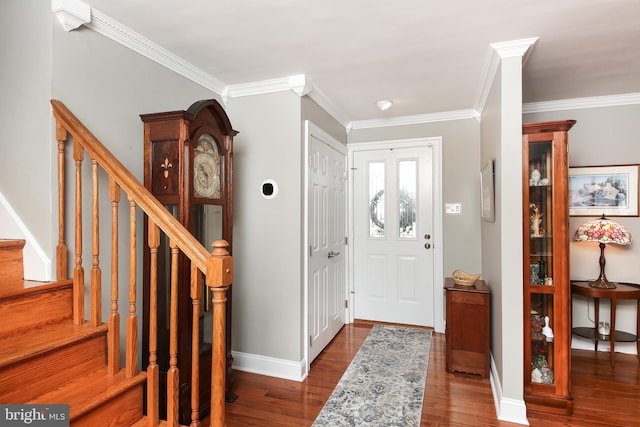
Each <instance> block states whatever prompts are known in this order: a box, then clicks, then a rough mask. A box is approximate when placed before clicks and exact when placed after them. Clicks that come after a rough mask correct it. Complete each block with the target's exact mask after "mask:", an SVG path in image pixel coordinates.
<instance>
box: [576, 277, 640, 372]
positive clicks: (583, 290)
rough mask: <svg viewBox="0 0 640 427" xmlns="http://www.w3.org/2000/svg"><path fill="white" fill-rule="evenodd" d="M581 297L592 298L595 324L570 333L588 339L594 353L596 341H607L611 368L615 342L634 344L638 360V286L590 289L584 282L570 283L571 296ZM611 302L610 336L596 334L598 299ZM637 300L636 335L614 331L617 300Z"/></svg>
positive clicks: (598, 317) (639, 291)
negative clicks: (609, 346)
mask: <svg viewBox="0 0 640 427" xmlns="http://www.w3.org/2000/svg"><path fill="white" fill-rule="evenodd" d="M574 294H575V295H582V296H585V297H588V298H593V301H594V308H595V324H594V325H593V328H589V327H577V328H573V327H572V328H571V332H573V333H574V334H576V335H578V336H581V337H583V338H590V339H592V340H593V341H594V348H595V351H597V350H598V341H609V342H610V343H611V348H610V350H609V351H610V353H611V354H610V357H611V367H612V368H614V367H615V344H616V341H617V342H635V343H636V349H637V350H638V358H640V342H639V341H638V333H639V332H640V316H639V315H638V313H640V285H636V284H632V283H616V287H615V288H614V289H602V288H592V287H591V286H589V283H588V282H586V281H573V280H572V281H571V296H572V299H573V295H574ZM601 298H604V299H608V300H611V329H610V335H602V334H600V333H599V332H598V322H599V321H600V299H601ZM626 299H634V300H637V303H638V310H637V311H636V333H635V334H632V333H629V332H623V331H616V305H617V302H618V300H626Z"/></svg>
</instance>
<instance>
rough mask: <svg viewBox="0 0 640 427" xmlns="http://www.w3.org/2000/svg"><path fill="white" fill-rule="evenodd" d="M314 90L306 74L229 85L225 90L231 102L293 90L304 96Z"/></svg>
mask: <svg viewBox="0 0 640 427" xmlns="http://www.w3.org/2000/svg"><path fill="white" fill-rule="evenodd" d="M312 88H313V86H312V85H311V81H310V80H309V79H308V78H307V77H306V76H305V75H304V74H297V75H295V76H289V77H279V78H277V79H270V80H261V81H257V82H249V83H240V84H236V85H229V86H227V87H226V88H225V92H226V96H227V97H228V98H229V100H231V98H236V97H240V96H251V95H261V94H265V93H273V92H283V91H286V90H291V91H292V92H294V93H295V94H296V95H298V96H304V95H306V94H307V93H309V91H310V90H311V89H312Z"/></svg>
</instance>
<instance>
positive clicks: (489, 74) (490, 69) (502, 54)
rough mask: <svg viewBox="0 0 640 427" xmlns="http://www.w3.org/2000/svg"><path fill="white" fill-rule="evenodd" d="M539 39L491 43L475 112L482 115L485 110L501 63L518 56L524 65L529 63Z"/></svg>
mask: <svg viewBox="0 0 640 427" xmlns="http://www.w3.org/2000/svg"><path fill="white" fill-rule="evenodd" d="M537 41H538V37H530V38H526V39H518V40H512V41H508V42H499V43H491V44H490V45H489V53H488V55H487V60H486V63H485V64H486V65H485V67H484V72H483V74H482V80H481V81H482V86H481V87H480V91H479V93H478V95H477V97H476V102H475V103H474V110H475V111H478V112H480V115H481V113H482V110H484V106H485V103H486V102H487V97H488V96H489V91H490V90H491V85H493V80H494V78H495V76H496V72H497V71H498V66H499V65H500V61H501V60H502V59H505V58H512V57H516V56H521V57H522V64H523V65H524V63H525V62H526V61H527V59H528V58H529V54H530V52H531V46H533V45H535V44H536V42H537Z"/></svg>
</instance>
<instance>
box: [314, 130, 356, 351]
mask: <svg viewBox="0 0 640 427" xmlns="http://www.w3.org/2000/svg"><path fill="white" fill-rule="evenodd" d="M308 144H309V165H308V171H309V172H308V174H309V188H308V215H309V218H308V224H309V230H308V236H309V238H308V239H309V259H308V266H309V268H308V271H309V278H308V283H309V287H308V298H309V301H308V310H309V337H310V339H309V359H308V360H309V363H311V362H312V361H313V360H314V359H315V358H316V356H318V354H320V352H321V351H322V350H323V349H324V347H325V346H326V345H327V344H328V343H329V342H330V341H331V340H332V339H333V337H334V336H335V335H336V334H337V333H338V332H339V331H340V328H342V326H344V324H345V323H346V308H345V304H346V295H347V294H346V274H347V270H346V269H347V265H346V259H347V254H346V250H345V244H346V242H345V239H346V236H347V227H346V220H347V217H346V198H347V191H346V189H347V167H346V163H347V160H346V150H345V152H343V153H340V152H339V151H337V150H336V149H334V148H332V147H331V146H330V145H327V144H326V143H325V142H324V141H322V140H320V139H319V138H318V137H317V136H316V135H314V134H311V135H309V143H308Z"/></svg>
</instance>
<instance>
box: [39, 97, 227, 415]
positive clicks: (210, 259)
mask: <svg viewBox="0 0 640 427" xmlns="http://www.w3.org/2000/svg"><path fill="white" fill-rule="evenodd" d="M51 105H52V107H53V115H54V117H55V119H56V139H57V141H58V169H59V171H58V191H59V195H58V205H59V207H58V215H59V217H60V218H59V226H58V230H59V236H58V245H57V247H56V255H57V263H56V266H57V269H56V275H57V277H58V278H59V279H61V278H66V276H67V260H68V255H67V254H68V248H67V244H66V241H69V239H66V237H65V229H66V227H65V224H64V217H65V203H66V195H65V172H64V171H65V154H64V152H65V148H64V147H65V144H66V142H67V140H68V137H69V136H71V137H72V138H73V160H74V162H75V209H76V211H75V218H76V224H75V229H74V231H75V239H74V242H75V247H74V253H75V260H74V269H73V278H74V292H73V294H74V296H73V298H74V299H73V318H74V323H75V324H77V325H79V324H82V323H83V322H84V317H85V315H84V274H85V272H84V267H83V259H82V254H83V252H82V247H83V237H82V211H83V206H82V162H83V159H84V152H85V151H86V152H87V153H88V155H89V158H90V160H91V177H92V182H91V189H92V199H91V212H92V218H91V219H92V228H91V231H92V232H91V238H92V244H91V254H92V261H91V263H92V267H91V270H90V293H89V296H90V315H89V319H90V324H91V325H92V326H97V325H100V324H101V323H102V318H101V317H102V314H101V310H100V306H101V294H102V285H101V282H102V272H101V268H100V261H99V247H100V242H99V234H100V233H99V215H98V212H99V205H98V189H99V179H98V173H99V169H102V170H103V171H104V172H106V174H107V176H108V179H109V200H110V202H111V206H112V220H111V226H112V234H111V242H110V244H111V245H112V247H111V257H112V263H111V284H110V286H111V288H110V298H111V299H110V302H111V304H110V313H109V319H108V326H109V337H108V342H107V348H108V352H109V354H108V357H107V360H108V363H107V372H108V373H109V374H110V375H116V374H117V373H118V372H120V370H121V368H120V363H119V351H120V344H119V343H120V333H119V330H120V316H119V313H118V271H117V270H118V262H117V260H118V256H119V255H118V207H119V202H120V193H121V191H123V192H124V193H125V194H126V195H127V197H128V200H129V211H130V220H129V226H130V235H129V266H130V271H129V292H128V294H129V295H128V297H129V298H128V312H129V315H128V317H127V320H126V334H127V336H126V337H125V342H126V356H125V367H124V370H125V372H126V377H127V378H132V377H134V376H136V375H137V374H138V366H137V359H138V357H137V354H138V345H137V339H138V338H137V337H138V318H137V315H136V290H137V270H136V258H137V255H136V252H137V249H136V212H137V210H138V209H140V210H142V211H143V212H144V213H145V214H146V215H147V217H148V221H149V230H152V231H151V232H150V233H149V241H148V242H145V244H147V245H148V247H147V249H145V250H149V251H150V253H151V260H152V262H154V259H155V257H156V256H157V251H158V243H159V235H160V233H164V234H165V235H166V236H167V238H168V239H169V241H170V242H171V243H170V244H171V248H172V252H174V256H173V258H174V259H175V258H177V253H178V251H181V252H182V253H183V254H184V255H185V256H186V257H187V258H188V259H189V260H190V261H191V264H192V269H191V277H192V279H191V284H190V286H191V294H192V298H193V300H194V304H198V303H199V299H200V296H201V292H202V288H201V286H199V285H201V283H202V282H201V280H202V279H201V273H200V272H202V273H204V275H205V281H206V284H207V286H208V287H210V288H211V289H212V294H213V305H214V317H213V336H212V342H213V349H212V351H213V354H212V368H211V369H212V381H211V421H210V425H211V426H223V425H224V420H225V416H224V403H225V380H224V378H225V372H226V348H225V345H226V338H225V322H226V315H225V309H226V307H225V302H226V292H227V290H228V289H229V287H230V285H231V282H232V279H233V261H232V258H231V256H230V255H229V254H228V252H227V250H226V248H227V246H228V244H227V243H226V242H225V241H216V242H214V250H213V252H212V253H209V252H208V251H207V250H206V249H205V248H204V247H203V246H202V244H201V243H200V242H199V241H198V240H197V239H196V238H195V237H194V236H193V235H192V234H191V233H189V232H188V231H187V229H186V228H185V227H184V226H183V225H182V224H181V223H180V222H179V221H178V220H176V219H175V218H174V217H173V216H172V215H171V214H170V213H169V212H168V211H167V210H166V209H165V208H164V206H163V205H162V204H161V203H160V202H159V201H158V200H157V199H156V198H155V197H154V196H153V195H152V194H151V193H150V192H149V191H148V190H147V189H146V188H145V187H144V186H143V185H142V184H141V183H140V182H139V181H138V180H137V179H136V178H135V177H134V176H133V174H132V173H131V172H130V171H129V170H127V169H126V168H125V167H124V165H123V164H122V163H121V162H120V161H119V160H118V159H117V158H116V157H114V156H113V155H112V153H111V152H110V151H109V150H108V149H107V148H106V147H105V146H104V145H103V144H102V143H101V142H100V141H99V140H98V139H97V138H96V137H95V136H94V135H93V134H92V133H91V132H90V131H89V130H88V129H87V128H86V127H85V126H84V125H83V124H82V123H81V122H80V121H79V120H78V119H77V118H76V116H75V115H74V114H73V113H71V111H69V110H68V109H67V107H66V106H65V105H64V104H63V103H62V102H60V101H58V100H51ZM156 283H157V277H155V269H151V288H152V291H151V292H152V295H155V296H154V300H152V301H151V304H150V313H148V315H149V319H150V323H149V329H150V332H151V333H150V337H151V338H150V339H149V353H150V354H149V355H144V356H148V357H149V366H148V368H147V389H148V391H147V393H148V396H147V400H146V401H147V411H148V413H147V419H146V420H147V425H149V426H156V425H158V424H159V422H160V421H159V417H158V407H159V405H158V387H159V380H158V364H157V352H156V351H157V344H156V342H155V335H156V334H157V303H156V301H155V298H157V289H156V288H155V286H156ZM177 286H178V281H177V279H175V280H174V278H172V291H171V293H172V294H174V293H175V292H177V291H176V290H175V289H174V288H176V287H177ZM172 301H173V296H172ZM174 309H175V310H176V311H177V306H176V307H174V304H173V302H172V307H171V311H172V316H171V319H172V322H173V321H174V319H175V322H177V319H178V316H177V315H176V314H175V312H174ZM194 313H198V310H194ZM193 322H194V327H195V325H197V324H198V321H197V319H195V318H194V319H193ZM175 336H177V325H174V324H172V325H171V340H172V341H173V340H175ZM197 342H198V340H195V339H194V346H196V347H195V348H194V349H193V351H192V353H193V354H194V355H197V354H198V351H197V345H198V343H197ZM144 356H143V357H144ZM178 357H180V355H179V354H177V349H176V346H174V345H172V351H171V354H170V364H171V366H173V367H175V360H176V359H177V358H178ZM197 359H198V358H197V357H193V359H192V369H195V370H197V369H198V368H199V365H198V363H199V362H198V361H197ZM178 375H179V373H178V372H177V369H172V370H171V372H170V375H169V376H168V382H169V383H170V384H169V387H168V394H167V408H168V411H167V425H174V426H176V425H177V424H178V421H177V407H178V392H177V387H175V390H173V391H172V390H171V389H172V388H174V387H173V385H172V384H174V383H175V384H176V385H177V377H178ZM193 378H194V381H195V382H194V384H193V385H192V390H194V394H193V395H192V399H191V405H192V423H191V425H192V426H195V425H199V409H198V395H197V390H198V389H199V387H198V384H197V381H198V376H197V375H193ZM174 414H175V415H174Z"/></svg>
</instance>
